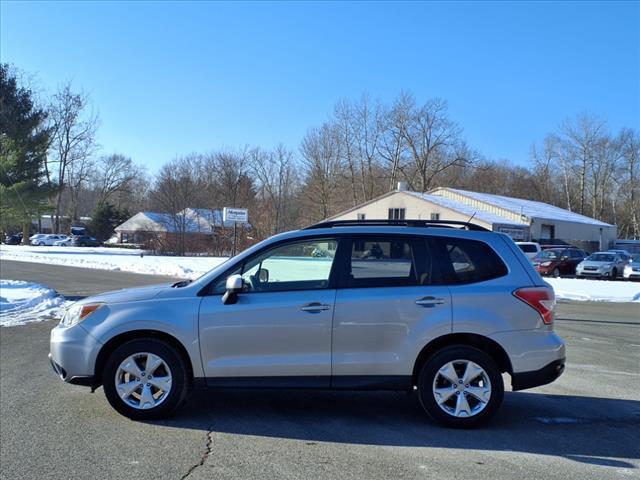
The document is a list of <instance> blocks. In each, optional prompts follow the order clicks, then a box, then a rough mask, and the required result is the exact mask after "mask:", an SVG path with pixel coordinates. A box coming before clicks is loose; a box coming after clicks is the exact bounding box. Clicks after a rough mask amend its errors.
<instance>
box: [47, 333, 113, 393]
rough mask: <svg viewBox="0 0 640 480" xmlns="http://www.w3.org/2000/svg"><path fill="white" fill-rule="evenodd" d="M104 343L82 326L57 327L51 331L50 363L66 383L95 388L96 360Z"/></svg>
mask: <svg viewBox="0 0 640 480" xmlns="http://www.w3.org/2000/svg"><path fill="white" fill-rule="evenodd" d="M101 348H102V343H100V342H99V341H98V340H96V339H95V338H94V337H93V335H91V334H90V333H89V332H88V331H87V330H85V329H84V328H83V327H82V325H80V324H78V325H74V326H73V327H65V326H63V325H58V326H56V327H55V328H54V329H53V330H51V339H50V343H49V362H50V363H51V366H52V368H53V371H54V372H55V373H56V374H57V375H58V376H59V377H60V378H61V379H62V380H64V381H65V382H67V383H72V384H75V385H87V386H94V385H93V383H94V382H93V379H94V373H95V360H96V358H97V356H98V352H99V351H100V349H101Z"/></svg>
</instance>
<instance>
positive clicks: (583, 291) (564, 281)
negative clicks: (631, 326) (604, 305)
mask: <svg viewBox="0 0 640 480" xmlns="http://www.w3.org/2000/svg"><path fill="white" fill-rule="evenodd" d="M544 280H545V281H546V282H548V283H549V284H551V286H552V287H553V289H554V290H555V292H556V298H557V299H558V300H582V301H585V300H589V301H595V302H640V282H635V283H634V282H620V281H615V282H612V281H609V280H590V279H576V278H545V279H544Z"/></svg>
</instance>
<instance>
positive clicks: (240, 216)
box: [222, 207, 249, 223]
mask: <svg viewBox="0 0 640 480" xmlns="http://www.w3.org/2000/svg"><path fill="white" fill-rule="evenodd" d="M222 221H224V222H239V223H247V222H248V221H249V212H248V210H247V209H246V208H228V207H224V208H223V209H222Z"/></svg>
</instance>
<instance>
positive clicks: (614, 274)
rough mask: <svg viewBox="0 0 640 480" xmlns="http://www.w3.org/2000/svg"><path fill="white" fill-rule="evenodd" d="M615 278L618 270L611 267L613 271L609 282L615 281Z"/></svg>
mask: <svg viewBox="0 0 640 480" xmlns="http://www.w3.org/2000/svg"><path fill="white" fill-rule="evenodd" d="M616 278H618V269H617V268H616V267H613V270H611V280H615V279H616Z"/></svg>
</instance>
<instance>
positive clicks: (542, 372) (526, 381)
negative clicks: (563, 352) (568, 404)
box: [511, 358, 565, 391]
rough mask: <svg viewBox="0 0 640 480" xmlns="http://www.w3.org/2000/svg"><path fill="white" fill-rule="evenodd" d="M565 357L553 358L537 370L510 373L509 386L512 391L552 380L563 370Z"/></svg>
mask: <svg viewBox="0 0 640 480" xmlns="http://www.w3.org/2000/svg"><path fill="white" fill-rule="evenodd" d="M564 363H565V359H564V358H561V359H559V360H555V361H553V362H551V363H550V364H548V365H545V366H544V367H542V368H541V369H539V370H533V371H530V372H520V373H514V374H512V375H511V387H512V388H513V390H514V391H516V390H526V389H527V388H534V387H539V386H540V385H546V384H548V383H551V382H553V381H554V380H555V379H557V378H558V377H559V376H560V375H562V373H563V372H564Z"/></svg>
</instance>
